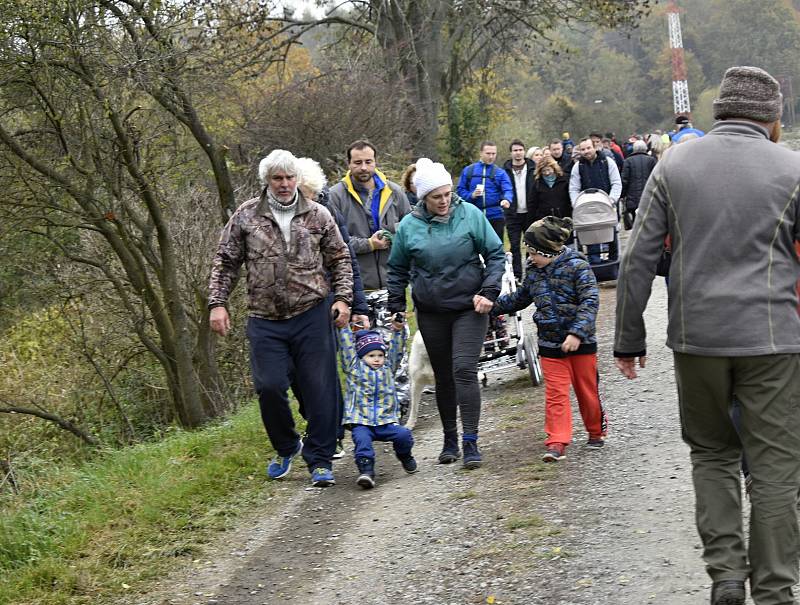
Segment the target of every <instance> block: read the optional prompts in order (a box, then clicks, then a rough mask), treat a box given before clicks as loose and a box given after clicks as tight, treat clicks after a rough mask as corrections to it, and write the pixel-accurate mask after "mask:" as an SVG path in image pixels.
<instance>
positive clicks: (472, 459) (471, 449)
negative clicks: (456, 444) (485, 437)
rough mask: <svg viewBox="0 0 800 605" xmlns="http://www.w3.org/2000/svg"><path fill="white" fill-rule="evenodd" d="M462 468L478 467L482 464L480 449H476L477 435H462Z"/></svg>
mask: <svg viewBox="0 0 800 605" xmlns="http://www.w3.org/2000/svg"><path fill="white" fill-rule="evenodd" d="M463 445H464V468H467V469H475V468H480V466H481V465H482V464H483V457H482V456H481V451H480V450H479V449H478V436H477V435H464V444H463Z"/></svg>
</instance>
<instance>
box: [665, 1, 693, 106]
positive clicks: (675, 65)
mask: <svg viewBox="0 0 800 605" xmlns="http://www.w3.org/2000/svg"><path fill="white" fill-rule="evenodd" d="M667 18H668V20H669V47H670V50H671V51H672V104H673V107H674V109H675V115H685V116H687V117H689V116H690V114H691V111H692V109H691V106H690V105H689V83H688V81H687V79H686V78H687V73H686V61H685V60H684V58H683V37H682V36H681V18H680V14H679V11H678V4H677V3H676V2H675V0H670V3H669V6H668V7H667Z"/></svg>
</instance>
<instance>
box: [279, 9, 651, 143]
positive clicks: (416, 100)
mask: <svg viewBox="0 0 800 605" xmlns="http://www.w3.org/2000/svg"><path fill="white" fill-rule="evenodd" d="M650 4H651V0H619V1H617V2H609V1H608V0H479V1H475V2H465V1H462V0H356V1H353V2H349V3H347V6H348V7H349V9H348V10H347V11H344V10H343V9H342V8H341V7H342V6H343V3H334V4H330V5H328V6H329V10H328V12H327V14H326V15H325V16H324V17H322V18H318V19H314V18H308V15H307V14H306V15H305V16H304V17H305V18H303V19H295V18H292V17H290V16H284V17H281V18H279V19H278V20H279V21H280V22H282V23H293V24H295V25H296V26H297V27H298V30H296V31H295V35H297V33H298V32H304V31H307V30H308V29H310V28H314V27H320V26H337V27H342V28H345V29H346V30H349V31H350V32H353V33H354V35H360V36H362V38H364V39H371V40H372V41H374V43H375V44H376V45H377V46H378V47H379V49H380V51H381V54H382V56H383V67H384V68H385V69H387V70H389V71H390V72H391V73H392V74H393V75H396V76H397V78H398V82H399V84H400V86H402V87H403V90H404V92H405V99H406V103H407V111H408V114H409V116H410V117H411V118H412V119H411V120H410V123H412V124H414V125H415V130H414V132H413V133H412V139H413V141H414V153H415V155H417V156H419V155H433V154H435V149H436V139H437V134H438V130H439V122H438V119H439V113H440V109H441V107H442V105H443V104H446V103H448V102H449V101H450V100H451V99H452V98H453V97H454V95H455V94H456V93H458V91H459V90H460V89H461V87H462V86H463V85H464V82H465V81H466V80H467V79H468V78H470V76H471V74H472V71H473V69H474V68H475V67H486V66H488V65H490V64H491V63H494V64H495V65H496V64H498V62H499V61H500V60H502V59H503V58H507V57H524V56H526V55H527V56H531V55H533V54H534V53H533V49H534V48H535V47H537V45H538V47H539V48H540V49H541V48H542V46H546V45H548V44H552V43H553V40H552V39H551V34H552V31H553V29H554V28H555V27H557V26H558V25H561V24H563V23H568V24H569V23H581V22H582V23H591V24H594V25H597V26H630V25H633V24H634V23H635V22H636V20H637V18H638V17H639V16H641V15H642V14H643V13H645V12H646V11H648V10H649V7H650Z"/></svg>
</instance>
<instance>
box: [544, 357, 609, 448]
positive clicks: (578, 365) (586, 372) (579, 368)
mask: <svg viewBox="0 0 800 605" xmlns="http://www.w3.org/2000/svg"><path fill="white" fill-rule="evenodd" d="M541 361H542V372H543V373H544V389H545V390H544V394H545V403H544V406H545V407H544V431H545V433H547V438H546V439H545V441H544V444H545V445H550V444H551V443H563V444H568V443H569V442H570V441H572V408H571V406H570V402H569V387H570V385H572V388H573V389H574V390H575V396H576V397H577V398H578V409H580V412H581V418H583V425H584V426H585V427H586V431H587V432H588V433H589V438H590V439H599V438H600V437H604V436H605V434H606V413H605V410H603V404H602V403H601V402H600V393H599V392H598V389H597V382H598V376H597V355H596V354H594V353H591V354H589V355H570V356H569V357H563V358H559V359H555V358H553V357H542V358H541Z"/></svg>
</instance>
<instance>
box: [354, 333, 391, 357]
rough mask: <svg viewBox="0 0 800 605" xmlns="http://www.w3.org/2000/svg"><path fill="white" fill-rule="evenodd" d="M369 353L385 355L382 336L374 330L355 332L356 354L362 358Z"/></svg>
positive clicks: (384, 344)
mask: <svg viewBox="0 0 800 605" xmlns="http://www.w3.org/2000/svg"><path fill="white" fill-rule="evenodd" d="M370 351H383V352H384V353H386V343H385V342H383V336H381V335H380V333H379V332H376V331H375V330H359V331H358V332H356V353H357V354H358V356H359V357H364V355H366V354H367V353H369V352H370Z"/></svg>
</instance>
